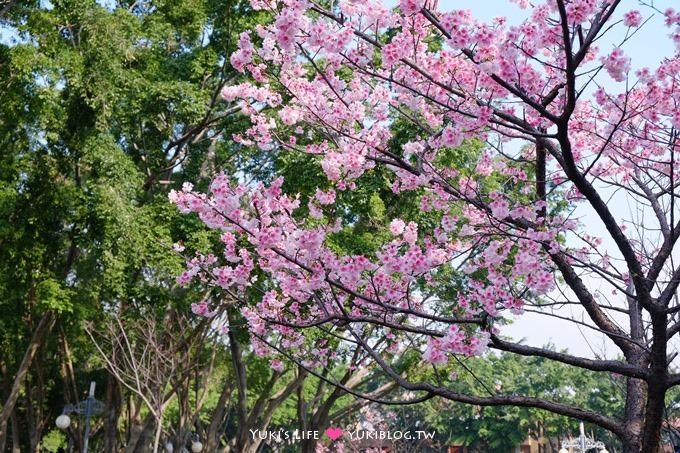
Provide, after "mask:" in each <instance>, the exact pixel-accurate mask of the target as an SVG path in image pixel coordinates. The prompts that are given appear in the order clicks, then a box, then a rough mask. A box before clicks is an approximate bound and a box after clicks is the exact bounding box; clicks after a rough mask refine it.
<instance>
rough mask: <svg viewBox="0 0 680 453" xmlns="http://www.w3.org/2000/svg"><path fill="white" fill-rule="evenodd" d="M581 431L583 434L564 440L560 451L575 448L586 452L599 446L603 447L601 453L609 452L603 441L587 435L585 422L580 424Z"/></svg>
mask: <svg viewBox="0 0 680 453" xmlns="http://www.w3.org/2000/svg"><path fill="white" fill-rule="evenodd" d="M579 431H580V432H581V434H580V435H579V436H578V438H577V439H571V440H563V441H562V450H560V451H559V452H558V453H562V451H564V452H565V453H567V448H575V449H577V450H578V451H580V452H581V453H586V452H587V451H588V450H590V449H593V448H598V449H601V450H600V453H603V452H604V453H608V452H607V450H605V447H604V443H603V442H602V441H599V440H598V441H596V440H595V439H591V438H589V437H587V436H586V433H585V429H584V428H583V423H581V424H580V425H579Z"/></svg>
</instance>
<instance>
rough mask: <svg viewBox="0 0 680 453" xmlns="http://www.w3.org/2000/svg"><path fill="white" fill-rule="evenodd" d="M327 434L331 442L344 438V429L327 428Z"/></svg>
mask: <svg viewBox="0 0 680 453" xmlns="http://www.w3.org/2000/svg"><path fill="white" fill-rule="evenodd" d="M325 433H326V435H327V436H328V437H330V438H331V440H336V439H337V438H338V437H340V436H342V428H326V431H325Z"/></svg>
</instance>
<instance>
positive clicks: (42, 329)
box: [0, 311, 54, 451]
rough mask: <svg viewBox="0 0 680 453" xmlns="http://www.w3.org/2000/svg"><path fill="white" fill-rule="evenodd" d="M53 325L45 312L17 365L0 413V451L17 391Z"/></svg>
mask: <svg viewBox="0 0 680 453" xmlns="http://www.w3.org/2000/svg"><path fill="white" fill-rule="evenodd" d="M53 325H54V315H53V314H52V312H49V311H48V312H47V313H45V314H44V315H43V317H42V318H41V319H40V322H39V323H38V326H37V327H36V328H35V330H34V331H33V335H32V336H31V340H30V342H29V343H28V348H26V352H25V353H24V358H23V360H22V361H21V364H20V365H19V369H18V370H17V374H16V376H15V377H14V383H13V384H12V390H10V394H9V397H8V398H7V399H6V400H5V404H3V406H2V411H0V451H5V443H6V441H7V425H8V422H9V419H10V417H11V416H12V413H13V412H14V407H15V406H16V403H17V400H18V399H19V391H20V390H21V386H22V385H23V384H24V382H25V380H26V376H27V375H28V370H29V369H30V367H31V363H32V362H33V358H34V357H35V354H36V352H37V351H38V347H39V346H40V343H41V342H42V340H43V337H44V336H45V334H46V333H47V332H48V331H49V330H50V329H51V328H52V326H53Z"/></svg>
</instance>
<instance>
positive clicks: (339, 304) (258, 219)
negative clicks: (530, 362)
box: [170, 0, 680, 452]
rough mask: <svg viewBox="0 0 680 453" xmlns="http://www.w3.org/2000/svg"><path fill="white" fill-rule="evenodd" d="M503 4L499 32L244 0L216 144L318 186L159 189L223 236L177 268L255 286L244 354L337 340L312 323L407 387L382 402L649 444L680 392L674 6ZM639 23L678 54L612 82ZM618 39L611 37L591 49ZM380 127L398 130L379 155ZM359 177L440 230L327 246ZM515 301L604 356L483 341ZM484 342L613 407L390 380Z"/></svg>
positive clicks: (319, 359)
mask: <svg viewBox="0 0 680 453" xmlns="http://www.w3.org/2000/svg"><path fill="white" fill-rule="evenodd" d="M514 3H517V4H518V6H519V7H521V8H525V9H527V11H526V16H527V18H526V20H525V21H523V22H521V23H520V24H518V25H512V26H511V25H509V24H508V23H507V20H506V19H504V18H502V17H499V18H496V19H494V20H493V21H492V22H491V23H484V22H480V21H478V20H476V19H475V18H474V17H473V16H472V14H471V13H470V12H469V11H465V10H452V11H439V10H437V5H436V4H434V3H433V2H428V1H425V0H401V1H400V3H399V7H398V8H396V9H394V10H392V9H390V8H388V7H386V6H385V5H383V4H382V3H381V2H380V1H377V0H340V1H330V2H329V1H313V0H284V1H270V0H252V1H251V4H252V6H253V8H255V9H261V10H266V11H269V12H270V13H271V17H272V20H271V22H270V23H269V24H268V25H264V26H258V27H257V28H256V29H255V30H253V31H252V32H245V33H243V34H241V36H240V39H239V42H238V48H239V49H238V51H237V52H235V53H234V54H233V55H232V57H231V63H232V65H233V66H234V67H235V68H236V69H237V70H239V71H240V72H242V73H244V74H245V75H246V76H247V77H246V80H248V81H246V82H244V83H241V84H237V85H234V86H229V87H226V88H225V89H224V90H223V91H222V97H223V98H224V99H225V100H226V101H229V102H240V103H241V106H242V110H241V111H242V114H243V115H246V116H247V117H249V119H250V123H251V125H250V127H249V128H248V129H247V130H245V131H243V133H242V134H237V135H235V136H234V140H235V141H237V142H239V143H241V144H243V145H246V146H256V147H259V148H261V149H264V150H269V149H272V150H273V149H275V148H276V149H278V150H287V151H291V152H300V153H307V154H309V155H310V158H311V159H315V160H318V162H319V165H320V166H321V168H322V170H323V172H324V174H325V176H326V178H327V180H328V185H327V186H326V187H320V188H319V189H318V190H317V192H316V194H315V196H314V197H312V198H311V199H310V200H308V202H307V203H306V205H304V204H303V203H302V199H301V198H300V197H296V196H294V195H291V194H288V193H284V191H283V190H282V185H283V180H282V179H281V178H279V179H277V180H275V181H274V182H273V183H271V184H270V185H268V186H265V185H264V184H248V183H246V182H240V183H239V182H238V181H236V182H235V181H234V180H233V178H231V177H230V176H228V175H225V174H218V175H216V176H215V178H214V179H213V182H212V184H211V186H210V191H209V193H199V192H196V191H193V189H192V186H191V185H190V184H188V183H187V184H186V185H185V187H184V190H182V191H179V192H173V193H172V194H171V197H170V198H171V201H172V202H173V203H175V204H176V205H177V206H178V207H179V208H180V209H181V210H182V211H183V212H185V213H190V212H193V213H197V214H198V215H199V216H200V218H201V220H202V221H203V222H204V223H205V224H206V225H207V226H208V227H210V228H215V229H220V230H222V232H223V234H222V242H223V243H224V253H223V255H222V256H213V255H197V256H196V257H195V258H193V259H192V260H190V261H189V262H188V267H187V270H186V271H185V272H184V273H183V274H182V275H181V276H180V277H179V279H178V280H179V282H180V283H182V284H188V283H189V282H190V281H192V280H198V281H199V282H201V283H202V284H205V285H208V286H218V287H222V288H224V289H225V290H226V291H231V292H234V293H243V292H244V291H246V290H247V289H248V288H249V287H250V286H251V285H252V284H253V282H254V278H255V275H262V273H263V274H264V275H266V276H267V277H268V280H267V284H266V285H262V286H264V288H265V289H264V294H263V296H262V298H261V301H260V302H259V303H258V304H257V306H256V307H245V308H244V309H243V310H242V314H243V316H244V317H245V318H246V319H247V321H248V323H249V329H250V332H251V334H252V336H253V347H254V349H255V350H256V351H257V352H258V353H260V354H262V355H267V354H277V353H281V352H285V354H286V355H287V356H288V357H289V358H292V359H294V360H296V361H299V363H301V364H302V365H303V366H304V367H305V368H306V369H308V370H310V371H312V372H314V370H315V369H319V368H323V367H324V366H326V365H327V364H328V363H329V362H331V361H332V360H333V354H336V353H337V351H335V350H334V349H333V348H328V347H326V346H325V343H324V341H319V335H320V334H321V335H326V336H327V337H328V338H329V339H334V340H337V339H338V338H340V339H341V341H342V342H344V343H345V344H347V348H354V347H360V348H362V349H363V350H364V351H366V353H367V354H368V355H369V356H370V358H371V360H372V361H373V362H374V363H376V364H377V365H378V366H379V367H380V368H381V369H382V371H383V372H384V373H385V375H387V376H388V377H389V378H391V379H393V380H395V381H396V382H397V383H398V384H399V385H400V386H401V387H403V388H404V389H406V390H408V394H410V395H411V398H410V399H409V400H403V401H399V402H400V403H408V402H416V401H422V400H424V399H427V398H431V397H433V396H440V397H443V398H447V399H450V400H453V401H458V402H463V403H469V404H474V405H478V406H498V405H516V406H524V407H534V408H539V409H544V410H547V411H551V412H554V413H557V414H562V415H566V416H570V417H574V418H578V419H582V420H586V421H588V422H591V423H594V424H596V425H599V426H601V427H603V428H605V429H607V430H610V431H611V432H613V433H614V434H616V435H617V436H618V437H619V438H620V439H621V442H622V444H623V446H624V451H625V452H640V451H645V452H651V451H656V450H657V449H658V447H659V444H660V435H661V428H662V420H663V410H664V398H665V395H666V393H667V391H668V390H669V389H670V388H671V387H673V386H675V385H677V384H678V383H680V374H677V373H674V372H673V368H672V365H671V361H672V359H673V358H674V357H673V356H672V355H671V354H670V353H669V343H671V342H672V340H673V338H674V337H675V336H677V335H678V333H679V332H680V319H679V317H678V312H679V311H680V303H679V302H678V300H677V298H676V293H677V289H678V284H680V267H676V264H675V263H674V255H677V250H676V243H677V240H678V238H679V237H680V218H678V216H677V215H676V212H677V208H676V202H675V192H676V187H675V180H676V179H677V176H676V172H678V170H676V169H677V168H678V164H677V163H676V159H675V156H674V153H675V151H676V150H677V148H678V146H679V143H678V131H679V130H680V88H678V87H679V86H680V76H678V74H680V13H676V12H675V11H674V10H672V9H669V10H667V11H665V12H661V11H656V10H655V9H654V5H653V4H652V5H644V6H643V7H641V8H642V9H641V10H640V11H638V10H630V8H631V7H633V6H636V5H637V3H636V2H632V1H622V0H546V1H545V2H539V3H537V4H530V3H529V2H528V1H526V0H516V1H515V2H514ZM633 3H635V5H632V4H633ZM653 14H662V15H663V16H664V17H665V23H666V26H667V27H668V34H669V36H670V39H672V40H673V41H674V43H675V48H676V51H675V53H674V54H672V55H668V56H667V58H666V59H664V60H663V61H662V62H660V64H659V65H658V67H656V68H648V69H640V70H637V71H635V72H633V71H632V70H631V68H632V62H631V58H630V57H629V56H627V54H626V50H625V49H626V43H627V42H628V41H629V40H633V39H636V36H637V35H636V32H637V30H638V29H639V27H641V26H643V22H644V20H645V19H646V17H649V16H650V15H653ZM617 30H622V31H623V33H624V34H625V37H624V38H623V39H622V40H621V42H619V43H617V44H616V45H615V46H614V47H613V49H612V50H604V48H605V47H606V46H605V45H603V49H598V47H597V46H599V45H601V43H602V42H603V41H606V39H607V38H608V36H610V35H611V34H612V33H613V32H615V31H617ZM397 119H398V120H399V121H406V122H408V123H410V124H411V125H412V126H413V127H414V128H415V129H416V130H417V131H418V134H416V135H415V136H414V137H413V139H412V140H410V141H408V142H407V143H403V144H401V145H400V146H399V147H397V148H396V149H395V147H394V146H393V141H392V139H393V130H392V125H393V124H394V122H395V121H396V120H397ZM470 140H482V141H483V142H485V143H486V146H485V148H484V150H483V152H482V153H480V155H479V156H478V159H477V160H476V162H475V163H474V165H469V166H456V165H451V163H450V162H451V160H450V159H448V158H447V156H448V155H450V153H451V152H452V150H454V149H455V148H457V147H458V146H460V145H461V144H463V143H465V142H467V141H470ZM376 166H385V167H388V168H389V169H391V170H392V175H393V179H392V190H393V191H394V192H395V193H410V192H416V193H418V194H419V195H420V196H421V210H423V211H427V212H430V213H431V214H432V216H433V218H436V219H437V224H436V225H434V226H433V225H418V224H417V223H416V222H414V221H412V220H410V219H400V218H395V219H392V220H391V223H390V224H389V229H390V232H391V234H392V237H391V239H390V240H388V241H385V244H384V245H383V246H382V248H381V249H380V250H379V251H378V252H377V253H375V254H355V255H347V254H341V253H337V252H336V250H337V249H336V248H334V247H333V246H332V242H333V238H334V237H335V235H337V234H338V232H339V231H341V229H342V228H343V225H344V223H343V222H345V223H346V222H347V221H346V220H343V219H344V218H345V217H343V216H342V214H343V213H341V212H338V210H337V207H336V203H335V199H336V196H337V194H338V193H339V192H342V191H348V190H353V189H355V188H356V187H358V186H360V185H361V184H362V181H363V177H364V175H365V174H367V173H369V172H371V171H372V170H373V169H374V168H375V167H376ZM619 206H620V207H625V208H622V209H619ZM582 212H587V213H588V214H587V215H586V216H585V217H584V218H583V220H579V218H578V217H579V215H580V214H579V213H582ZM600 230H601V231H602V232H603V233H602V234H595V233H594V231H600ZM451 269H455V270H457V271H459V272H460V273H461V277H460V284H459V285H458V286H459V288H458V291H456V293H455V295H453V296H451V295H450V292H446V291H442V287H443V286H446V285H447V284H448V283H447V280H446V278H443V277H444V276H446V275H449V274H448V273H447V272H449V271H450V270H451ZM595 288H597V290H596V289H595ZM445 294H447V295H448V296H447V297H444V295H445ZM529 305H530V306H532V307H533V308H532V309H538V310H544V311H545V310H547V309H548V308H549V307H552V306H574V307H580V309H582V310H583V312H584V318H583V319H582V320H581V319H579V320H573V322H574V323H578V324H580V325H581V326H579V327H587V328H590V329H593V330H594V331H596V332H598V333H600V334H603V335H605V336H606V337H607V338H608V339H609V340H610V341H611V343H612V344H613V345H615V346H616V347H617V348H618V350H619V352H620V358H617V359H591V358H586V357H580V356H576V355H571V354H568V353H563V352H557V351H554V350H549V349H546V348H541V347H534V346H529V345H525V344H521V343H516V342H513V341H510V340H508V339H507V338H505V337H503V335H502V324H503V322H502V321H503V319H504V318H505V317H506V315H507V314H508V313H521V312H522V311H523V310H528V309H529V308H528V306H529ZM536 306H538V308H536ZM574 328H576V326H575V327H574ZM369 330H370V331H371V335H370V336H369V335H366V332H367V331H369ZM311 332H313V334H312V333H311ZM488 347H491V348H495V349H499V350H502V351H506V352H510V353H516V354H520V355H525V356H538V357H543V358H546V359H549V360H554V361H557V362H561V363H563V364H567V365H571V366H575V367H580V368H585V369H588V370H592V371H594V372H603V373H616V374H617V375H621V376H624V377H625V379H626V382H627V384H626V388H627V393H626V397H627V400H626V405H625V409H624V413H623V414H620V416H616V415H614V414H600V413H596V412H593V411H590V410H587V409H584V408H581V407H577V406H574V405H570V404H567V403H563V402H560V401H558V400H550V399H546V398H536V397H531V396H527V395H516V394H506V393H503V390H502V389H500V390H496V391H495V392H491V394H484V395H483V396H482V395H477V394H461V393H457V392H455V391H453V390H451V386H449V385H447V379H448V380H453V379H455V375H451V376H448V377H441V379H437V380H434V381H432V382H423V381H417V380H411V379H408V377H405V376H404V374H403V373H400V372H399V371H398V370H397V369H396V363H398V361H399V355H400V354H402V353H403V351H405V350H409V351H418V352H419V353H420V354H422V360H423V361H425V362H429V363H430V364H432V365H433V366H434V367H437V366H441V365H443V364H445V363H447V362H448V361H450V360H453V359H455V358H456V357H457V356H459V355H464V356H473V355H479V354H482V353H483V352H484V351H485V350H486V349H487V348H488ZM331 351H333V352H331ZM378 402H385V403H396V401H378Z"/></svg>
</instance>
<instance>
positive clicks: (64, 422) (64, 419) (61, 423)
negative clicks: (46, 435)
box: [57, 414, 71, 430]
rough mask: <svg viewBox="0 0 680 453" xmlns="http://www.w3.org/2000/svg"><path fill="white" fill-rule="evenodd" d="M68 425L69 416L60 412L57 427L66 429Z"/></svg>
mask: <svg viewBox="0 0 680 453" xmlns="http://www.w3.org/2000/svg"><path fill="white" fill-rule="evenodd" d="M69 426H71V417H69V416H68V415H66V414H61V415H60V416H59V417H57V428H59V429H61V430H65V429H68V427H69Z"/></svg>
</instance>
